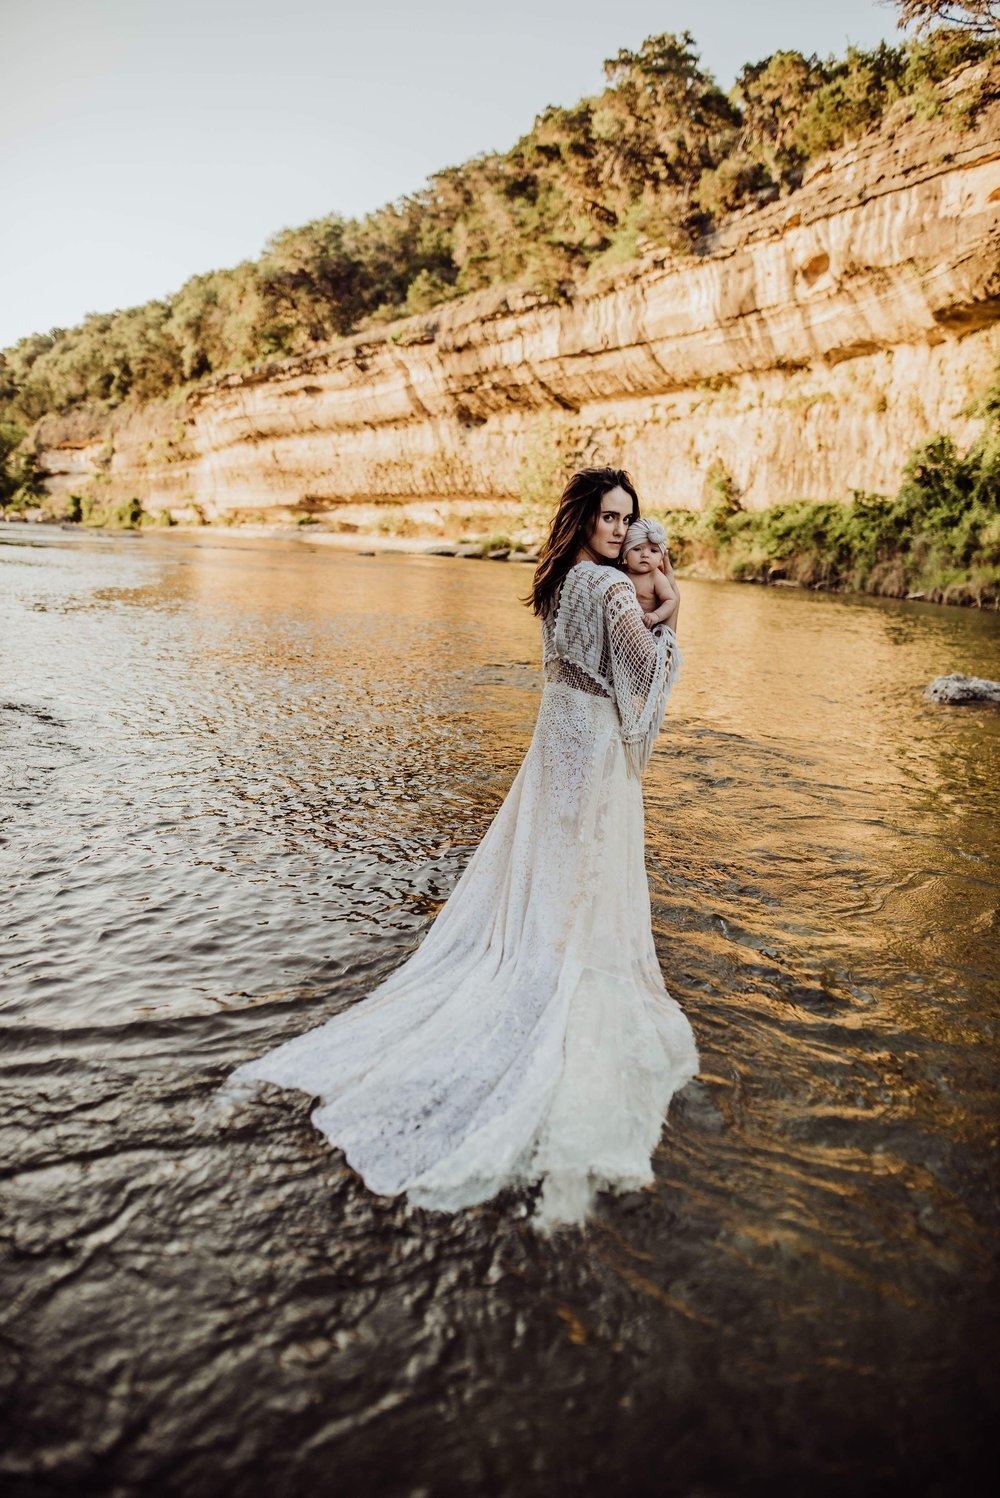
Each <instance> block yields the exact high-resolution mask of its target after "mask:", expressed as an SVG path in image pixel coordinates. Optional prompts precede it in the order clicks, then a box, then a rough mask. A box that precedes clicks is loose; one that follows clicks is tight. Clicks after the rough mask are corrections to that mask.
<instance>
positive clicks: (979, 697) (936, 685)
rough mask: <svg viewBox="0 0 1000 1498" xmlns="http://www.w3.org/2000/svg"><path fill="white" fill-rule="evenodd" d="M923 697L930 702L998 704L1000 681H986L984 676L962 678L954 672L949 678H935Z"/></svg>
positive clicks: (999, 700)
mask: <svg viewBox="0 0 1000 1498" xmlns="http://www.w3.org/2000/svg"><path fill="white" fill-rule="evenodd" d="M924 696H925V697H926V698H927V699H928V700H929V701H930V702H952V703H962V702H998V703H1000V681H987V679H986V678H985V677H984V676H963V675H962V674H961V672H958V671H954V672H952V674H951V676H938V677H935V679H934V680H933V681H932V682H931V684H930V686H929V687H928V688H927V689H926V691H925V692H924Z"/></svg>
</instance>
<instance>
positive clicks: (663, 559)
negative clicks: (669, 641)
mask: <svg viewBox="0 0 1000 1498" xmlns="http://www.w3.org/2000/svg"><path fill="white" fill-rule="evenodd" d="M622 563H623V565H624V567H625V570H626V572H627V573H628V575H629V577H630V578H631V579H632V586H633V587H634V588H635V595H636V597H637V598H638V600H639V607H640V608H641V609H642V622H643V624H647V625H648V626H649V628H650V629H652V627H653V625H654V624H664V623H666V621H667V620H668V619H669V618H670V616H671V614H672V613H673V610H674V605H675V604H676V603H677V600H678V598H679V597H680V595H679V593H678V591H677V588H676V585H675V583H674V571H673V568H672V567H671V566H670V562H669V560H668V559H667V533H666V531H665V530H664V529H663V526H662V525H661V524H660V522H659V521H658V520H645V519H643V520H636V521H635V522H634V524H632V525H630V526H629V528H628V530H627V531H626V532H625V543H624V545H623V546H622ZM661 569H662V570H661Z"/></svg>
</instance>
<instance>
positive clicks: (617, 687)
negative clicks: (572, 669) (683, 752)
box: [604, 582, 680, 775]
mask: <svg viewBox="0 0 1000 1498" xmlns="http://www.w3.org/2000/svg"><path fill="white" fill-rule="evenodd" d="M604 607H605V622H606V626H607V632H608V647H609V651H610V658H611V678H612V681H613V684H614V695H615V706H616V707H617V709H618V717H619V720H620V723H621V735H622V741H623V743H624V745H625V753H626V757H627V759H628V761H629V765H630V767H631V769H632V770H633V771H634V773H635V774H637V775H641V774H642V771H643V769H644V768H645V765H646V762H647V761H648V759H649V756H650V754H651V753H652V750H653V742H654V740H655V738H656V735H657V733H658V732H659V727H660V722H661V720H662V718H663V711H664V708H665V707H666V702H667V697H668V695H669V693H670V687H671V685H672V683H673V679H674V677H675V676H676V674H677V668H678V666H679V664H680V649H679V647H678V644H677V640H676V637H675V636H674V635H673V634H670V635H668V634H666V633H658V634H654V633H653V632H652V630H649V629H647V628H646V626H645V625H644V624H643V622H642V610H641V609H640V607H639V602H638V599H637V598H636V596H635V589H634V588H633V587H632V586H631V585H629V586H628V587H627V588H626V587H625V586H624V583H622V582H616V583H613V584H612V585H611V587H609V588H608V590H607V592H606V593H605V603H604Z"/></svg>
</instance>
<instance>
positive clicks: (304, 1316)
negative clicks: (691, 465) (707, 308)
mask: <svg viewBox="0 0 1000 1498" xmlns="http://www.w3.org/2000/svg"><path fill="white" fill-rule="evenodd" d="M528 583H529V569H527V568H525V567H522V566H514V565H507V566H503V565H497V564H491V563H479V562H462V561H456V560H451V559H446V558H435V557H420V556H404V555H399V554H395V555H394V554H384V555H383V554H378V555H374V556H364V555H359V554H354V553H348V552H344V551H338V550H335V549H332V548H329V547H324V546H322V545H320V544H317V543H316V542H314V541H310V540H309V539H308V538H306V537H303V538H302V539H298V538H295V539H289V540H287V541H284V540H262V539H252V538H243V537H241V536H240V535H239V534H238V533H217V532H201V533H198V532H194V533H191V532H189V533H184V534H174V535H171V534H165V533H148V532H147V533H144V534H142V535H141V536H130V535H121V536H111V535H102V534H94V533H86V532H82V533H78V532H73V531H69V530H61V529H59V528H55V527H52V528H50V527H44V526H31V527H29V526H18V527H15V526H9V527H2V528H0V665H2V679H0V735H2V751H0V754H2V758H0V764H2V773H3V781H2V787H0V794H2V801H3V832H2V839H3V840H2V846H0V860H2V871H0V872H2V877H0V907H2V917H3V948H2V967H0V982H2V1008H0V1026H2V1031H0V1039H2V1063H0V1064H2V1080H3V1092H4V1108H3V1131H4V1133H3V1151H2V1208H3V1226H2V1237H3V1269H2V1275H3V1284H2V1288H0V1333H2V1348H3V1353H2V1361H0V1399H2V1407H3V1422H4V1427H5V1439H4V1441H3V1443H2V1446H3V1451H2V1455H0V1473H2V1474H3V1476H4V1478H5V1490H6V1492H7V1493H8V1494H11V1495H28V1494H30V1495H32V1498H36V1495H47V1494H59V1495H69V1494H73V1495H79V1494H83V1493H86V1494H89V1493H109V1494H115V1495H125V1494H142V1495H156V1498H159V1495H161V1494H167V1495H173V1494H177V1495H180V1494H183V1495H185V1498H200V1495H216V1494H223V1493H224V1494H226V1495H227V1498H239V1495H247V1498H256V1495H259V1494H267V1495H269V1498H271V1495H275V1494H282V1495H284V1494H288V1495H292V1494H295V1495H298V1494H301V1493H304V1492H308V1491H311V1490H312V1491H316V1492H318V1493H323V1494H326V1493H334V1492H336V1493H343V1494H345V1495H346V1494H350V1495H354V1494H364V1495H370V1494H378V1495H383V1494H385V1495H397V1494H398V1495H412V1498H417V1495H421V1498H431V1495H439V1494H440V1495H447V1494H452V1493H462V1494H465V1493H468V1494H473V1493H476V1494H480V1493H497V1494H510V1495H512V1498H514V1495H517V1498H524V1495H533V1494H545V1495H558V1494H563V1493H565V1494H583V1493H586V1494H602V1495H604V1494H619V1493H620V1494H623V1495H624V1494H626V1493H627V1494H630V1495H631V1494H636V1493H639V1494H641V1493H646V1492H656V1493H663V1494H668V1493H669V1494H674V1493H678V1494H687V1495H695V1494H697V1495H699V1498H717V1495H724V1494H730V1493H737V1492H738V1493H761V1494H764V1493H767V1494H768V1495H769V1498H773V1495H775V1494H784V1493H789V1494H793V1493H794V1494H799V1493H801V1492H802V1491H803V1490H804V1489H805V1488H806V1487H808V1488H809V1490H810V1491H811V1492H815V1493H823V1492H834V1491H836V1492H838V1493H841V1492H843V1491H845V1490H848V1489H849V1490H850V1491H851V1492H852V1493H853V1494H855V1495H856V1494H868V1493H872V1494H875V1493H879V1494H881V1493H890V1492H898V1491H900V1490H902V1489H904V1488H908V1489H909V1491H910V1492H911V1493H928V1494H930V1493H934V1494H936V1495H941V1494H950V1493H952V1492H955V1493H959V1492H963V1493H965V1492H968V1491H971V1489H970V1487H969V1486H968V1484H969V1482H970V1480H971V1472H972V1470H973V1468H974V1466H975V1464H976V1462H977V1460H980V1459H982V1458H983V1457H984V1456H985V1454H986V1453H987V1452H990V1453H992V1440H991V1438H990V1430H991V1425H990V1420H991V1411H995V1404H996V1379H995V1349H994V1348H993V1346H992V1339H991V1328H990V1317H989V1314H988V1310H987V1306H988V1299H987V1296H988V1289H989V1285H990V1264H991V1260H990V1244H991V1238H992V1235H993V1234H994V1232H995V1228H996V1215H995V1208H994V1206H993V1202H994V1199H995V1193H994V1191H993V1189H992V1188H993V1187H995V1184H996V1173H995V1155H994V1153H993V1138H994V1134H993V1131H994V1128H995V1107H994V1093H993V1078H994V1076H995V1066H996V1045H995V1034H996V1027H995V1021H996V1012H997V983H996V937H997V926H998V921H997V886H998V869H997V863H998V860H997V846H996V837H995V827H996V811H997V801H998V786H1000V776H998V761H1000V753H998V750H1000V715H998V714H997V713H996V712H995V710H992V709H988V708H964V709H960V708H948V707H943V706H937V705H933V704H930V703H927V702H925V701H924V700H923V698H922V695H921V693H922V690H923V688H924V686H925V685H926V683H927V682H928V681H930V680H931V679H932V678H933V677H934V676H937V675H941V674H944V673H946V672H949V671H953V670H961V671H966V672H969V673H971V674H976V675H983V676H989V677H993V678H997V677H1000V630H998V623H997V619H996V616H995V615H988V614H984V613H980V612H977V611H973V610H960V609H955V608H940V607H935V606H932V605H924V604H919V603H916V604H915V603H908V604H907V603H895V602H890V601H885V600H874V599H867V598H858V597H851V598H846V597H834V596H830V595H825V594H821V593H808V592H800V591H798V590H793V589H790V588H789V589H765V588H758V587H753V586H747V585H740V584H724V583H708V582H695V581H688V582H685V583H682V588H683V604H682V611H681V618H680V637H681V641H682V645H683V647H684V650H685V663H684V667H683V670H682V674H681V678H680V680H679V682H678V685H677V686H676V688H675V690H674V694H673V697H672V699H671V703H670V707H669V710H668V718H667V723H666V727H665V731H664V733H663V735H662V736H661V739H660V741H659V744H658V747H657V750H656V752H655V754H654V757H653V760H652V762H651V765H650V769H649V772H648V775H647V780H646V814H647V866H648V871H649V879H650V889H651V895H652V908H653V921H654V928H655V934H656V940H657V948H658V952H659V956H660V960H661V965H662V968H663V972H664V977H665V979H666V982H667V987H668V988H669V990H670V991H671V993H673V995H674V996H675V997H676V998H677V999H678V1000H679V1001H680V1003H681V1004H682V1005H683V1007H684V1009H685V1011H686V1012H687V1014H688V1016H689V1018H690V1019H691V1022H692V1025H693V1027H694V1029H695V1032H696V1035H697V1038H698V1043H699V1047H700V1050H701V1056H702V1073H701V1076H700V1078H699V1079H698V1080H697V1081H696V1082H694V1083H692V1084H691V1085H690V1086H689V1087H688V1088H687V1089H685V1091H684V1092H683V1093H682V1094H681V1095H680V1096H679V1097H678V1098H677V1099H676V1100H675V1102H674V1105H673V1107H672V1109H671V1113H670V1120H669V1124H668V1126H667V1128H666V1129H665V1130H664V1133H663V1137H662V1139H661V1142H660V1145H659V1147H658V1150H657V1153H656V1156H655V1168H656V1177H657V1179H656V1185H655V1188H652V1189H650V1190H647V1191H644V1192H638V1193H635V1194H633V1195H631V1196H627V1197H623V1198H615V1197H611V1196H602V1197H601V1198H600V1199H599V1200H600V1210H599V1213H598V1216H597V1218H596V1220H595V1222H594V1223H593V1225H592V1226H591V1227H590V1228H589V1229H588V1230H587V1232H586V1233H585V1234H582V1235H581V1234H579V1233H574V1234H571V1235H569V1236H566V1235H562V1236H561V1237H560V1238H557V1239H555V1240H553V1241H552V1242H551V1243H548V1242H545V1241H543V1240H539V1239H537V1238H536V1237H535V1235H534V1234H533V1233H532V1232H531V1230H530V1229H529V1228H528V1227H527V1225H526V1222H525V1212H526V1204H525V1202H524V1200H523V1199H521V1198H520V1197H518V1196H517V1195H515V1194H513V1193H510V1194H507V1195H505V1196H504V1197H501V1198H498V1199H497V1200H496V1201H495V1202H491V1203H488V1204H486V1205H484V1206H482V1207H478V1208H475V1209H473V1210H470V1211H468V1212H464V1213H460V1214H457V1215H456V1216H454V1217H448V1216H445V1215H443V1214H436V1213H428V1212H423V1211H421V1210H419V1209H414V1208H409V1207H407V1206H406V1204H405V1203H404V1202H402V1201H400V1200H389V1199H384V1198H376V1197H373V1196H372V1195H370V1194H369V1193H368V1192H367V1191H366V1190H365V1188H364V1187H363V1186H362V1185H361V1184H360V1182H359V1181H358V1179H357V1177H356V1176H354V1174H353V1172H351V1171H350V1170H349V1169H348V1168H347V1167H346V1165H345V1163H344V1160H343V1156H342V1155H341V1154H340V1153H339V1152H337V1151H334V1150H331V1149H330V1147H329V1146H328V1145H327V1144H326V1142H325V1141H324V1140H323V1139H322V1137H321V1136H319V1135H318V1134H317V1133H316V1132H315V1131H314V1130H313V1128H312V1127H311V1125H310V1124H309V1122H308V1112H309V1100H308V1099H307V1098H305V1097H303V1096H302V1095H301V1094H294V1093H279V1092H277V1091H273V1092H270V1093H269V1094H267V1096H266V1098H265V1099H264V1100H261V1101H260V1102H259V1103H258V1104H256V1105H255V1106H253V1107H252V1108H249V1109H247V1110H245V1111H243V1112H242V1113H240V1114H239V1115H238V1116H237V1117H235V1118H234V1119H230V1120H228V1121H226V1120H222V1121H220V1120H218V1119H214V1118H213V1117H212V1114H211V1110H210V1109H208V1110H206V1106H205V1105H206V1103H208V1102H209V1100H210V1099H211V1097H212V1095H213V1093H214V1091H215V1089H216V1088H217V1087H218V1085H219V1084H220V1083H221V1082H222V1080H223V1079H224V1078H225V1077H226V1076H227V1074H228V1073H229V1072H230V1071H231V1069H232V1068H233V1067H234V1066H235V1065H236V1064H237V1063H239V1062H241V1061H243V1060H245V1059H248V1058H249V1057H251V1056H254V1055H257V1054H259V1053H260V1052H261V1051H263V1050H265V1049H267V1048H268V1047H269V1046H271V1045H274V1044H276V1043H277V1042H278V1041H279V1040H281V1039H283V1038H286V1037H288V1036H290V1035H293V1034H296V1033H298V1032H299V1031H301V1030H303V1029H306V1028H308V1027H310V1026H312V1025H314V1024H318V1023H319V1022H321V1021H322V1020H323V1019H324V1018H325V1017H327V1016H328V1015H330V1014H331V1013H333V1012H335V1011H336V1010H338V1009H341V1008H343V1007H344V1006H345V1005H347V1004H348V1003H351V1002H353V1001H354V1000H356V999H357V998H359V997H360V996H361V995H363V994H364V993H365V992H366V991H368V990H369V989H370V988H372V987H373V986H374V985H375V983H376V982H377V981H379V980H380V979H381V978H382V977H384V976H386V975H387V974H388V973H389V972H390V971H391V970H392V969H393V968H394V967H395V966H396V965H397V964H398V963H399V962H400V961H401V960H402V959H403V957H405V956H406V955H407V954H408V953H409V952H410V951H411V950H412V949H413V947H414V946H415V944H416V943H417V942H418V941H419V939H420V936H421V934H422V932H423V931H424V930H425V929H426V927H427V924H428V922H429V921H430V919H431V918H432V916H433V914H434V911H435V910H436V909H437V908H438V907H439V905H440V902H441V901H442V900H443V898H444V897H445V896H446V895H447V893H448V891H449V889H450V888H451V887H452V885H453V884H454V882H455V880H456V879H457V877H458V875H459V873H460V872H461V869H462V868H463V867H464V864H465V862H466V860H467V859H468V857H469V855H470V853H471V851H472V849H473V848H474V846H475V844H476V842H477V841H478V839H479V838H480V837H481V835H482V833H483V832H484V831H485V829H486V827H487V825H488V823H489V821H490V818H491V817H492V815H493V813H494V812H495V810H496V808H497V806H498V805H499V803H500V801H501V800H502V798H503V796H504V794H505V793H506V790H507V788H508V786H509V785H510V782H511V780H512V779H513V776H514V773H515V771H516V769H517V766H518V764H519V762H520V758H521V756H522V755H523V753H524V751H525V749H526V747H527V743H528V740H529V737H530V734H531V730H532V724H533V719H534V714H535V711H536V707H537V702H538V693H539V681H540V677H539V642H538V630H537V622H536V621H535V620H534V619H533V618H532V616H531V615H530V613H529V611H528V610H527V609H526V608H524V607H522V606H521V605H520V603H519V602H518V599H519V595H522V594H523V593H524V592H525V591H526V589H527V586H528Z"/></svg>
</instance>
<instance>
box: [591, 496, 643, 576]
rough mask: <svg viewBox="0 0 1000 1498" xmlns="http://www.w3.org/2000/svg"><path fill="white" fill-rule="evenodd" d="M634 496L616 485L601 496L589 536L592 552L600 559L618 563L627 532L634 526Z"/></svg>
mask: <svg viewBox="0 0 1000 1498" xmlns="http://www.w3.org/2000/svg"><path fill="white" fill-rule="evenodd" d="M632 513H633V511H632V496H631V494H626V492H625V490H624V489H623V488H621V486H620V485H617V484H616V485H615V487H614V488H613V489H609V490H608V492H607V493H606V494H602V495H601V502H600V506H599V508H598V511H597V515H596V517H595V519H594V522H593V524H592V526H591V529H590V533H589V535H588V536H587V544H588V545H589V546H590V549H591V551H593V552H595V553H596V554H597V555H598V556H599V557H607V559H608V561H609V562H616V561H617V560H618V556H619V553H620V552H621V549H622V542H623V541H624V540H625V532H626V531H627V530H628V528H629V526H630V525H631V524H632Z"/></svg>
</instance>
